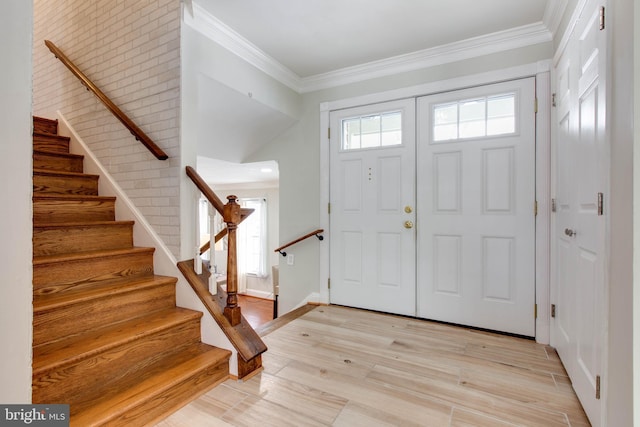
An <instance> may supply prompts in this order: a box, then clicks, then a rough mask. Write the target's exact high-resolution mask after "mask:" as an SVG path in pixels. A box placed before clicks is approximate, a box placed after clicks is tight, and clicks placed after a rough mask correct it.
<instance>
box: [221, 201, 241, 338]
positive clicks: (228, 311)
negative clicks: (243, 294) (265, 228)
mask: <svg viewBox="0 0 640 427" xmlns="http://www.w3.org/2000/svg"><path fill="white" fill-rule="evenodd" d="M237 199H238V198H237V197H236V196H228V197H227V200H228V202H227V204H226V205H224V210H223V218H224V222H226V223H227V242H228V243H227V305H226V307H225V308H224V315H225V317H226V318H227V320H229V323H231V326H236V325H238V324H239V323H240V319H241V317H242V316H241V313H240V307H239V306H238V254H237V250H236V229H237V228H238V224H239V223H240V220H241V217H240V205H239V204H238V203H236V200H237Z"/></svg>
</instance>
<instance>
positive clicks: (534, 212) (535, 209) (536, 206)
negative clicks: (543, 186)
mask: <svg viewBox="0 0 640 427" xmlns="http://www.w3.org/2000/svg"><path fill="white" fill-rule="evenodd" d="M533 216H538V201H537V200H536V201H535V202H533Z"/></svg>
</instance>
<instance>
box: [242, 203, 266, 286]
mask: <svg viewBox="0 0 640 427" xmlns="http://www.w3.org/2000/svg"><path fill="white" fill-rule="evenodd" d="M239 202H240V206H242V207H243V208H249V209H253V213H252V214H251V215H249V216H248V217H247V218H246V219H245V220H244V221H242V222H241V223H240V225H239V226H238V238H239V239H242V241H241V242H238V246H239V248H238V249H239V250H243V258H244V273H245V274H251V275H254V276H258V277H266V276H267V274H268V272H267V201H266V199H264V198H260V199H240V200H239Z"/></svg>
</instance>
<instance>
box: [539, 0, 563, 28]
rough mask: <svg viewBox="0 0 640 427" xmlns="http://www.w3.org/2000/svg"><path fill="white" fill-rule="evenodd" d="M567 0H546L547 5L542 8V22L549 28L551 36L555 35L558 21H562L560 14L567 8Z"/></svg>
mask: <svg viewBox="0 0 640 427" xmlns="http://www.w3.org/2000/svg"><path fill="white" fill-rule="evenodd" d="M567 3H568V0H548V1H547V6H546V7H545V9H544V16H543V17H542V22H544V24H545V26H546V27H547V28H548V29H549V32H550V33H551V35H552V36H555V34H556V31H558V27H559V26H560V21H562V15H564V11H565V10H566V8H567Z"/></svg>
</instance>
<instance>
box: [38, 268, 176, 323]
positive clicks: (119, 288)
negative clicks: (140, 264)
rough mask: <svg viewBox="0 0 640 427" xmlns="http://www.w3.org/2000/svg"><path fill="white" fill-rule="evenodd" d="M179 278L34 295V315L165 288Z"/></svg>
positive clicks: (129, 281)
mask: <svg viewBox="0 0 640 427" xmlns="http://www.w3.org/2000/svg"><path fill="white" fill-rule="evenodd" d="M177 280H178V279H177V278H175V277H170V276H159V275H154V276H152V277H149V278H139V279H135V280H133V279H126V278H124V279H120V280H110V281H106V282H104V283H101V284H99V285H98V284H96V285H94V286H92V287H91V288H89V289H87V288H82V289H78V290H71V291H67V292H56V293H51V294H41V295H34V299H33V313H34V314H37V313H39V312H44V311H49V310H54V309H58V308H60V307H64V306H68V305H72V304H79V303H81V302H83V301H91V300H94V299H98V298H105V297H109V296H113V295H117V294H125V293H129V292H135V291H138V290H141V289H144V288H152V287H157V286H163V285H166V284H168V283H172V284H175V283H176V282H177Z"/></svg>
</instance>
